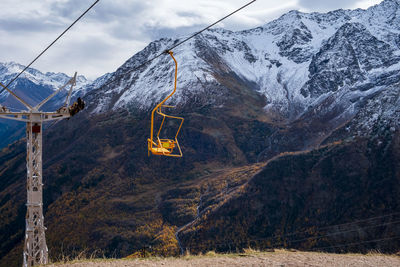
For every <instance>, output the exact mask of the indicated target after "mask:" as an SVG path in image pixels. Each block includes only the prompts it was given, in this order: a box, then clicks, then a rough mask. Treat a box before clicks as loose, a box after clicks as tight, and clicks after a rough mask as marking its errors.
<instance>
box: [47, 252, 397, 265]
mask: <svg viewBox="0 0 400 267" xmlns="http://www.w3.org/2000/svg"><path fill="white" fill-rule="evenodd" d="M47 266H51V267H64V266H72V267H88V266H93V267H94V266H96V267H117V266H118V267H131V266H148V267H153V266H168V267H181V266H193V267H194V266H210V267H211V266H212V267H214V266H217V267H218V266H274V267H275V266H279V267H289V266H290V267H291V266H324V267H325V266H335V267H336V266H373V267H375V266H385V267H386V266H396V267H399V266H400V257H399V256H387V255H382V254H369V255H360V254H327V253H315V252H288V251H277V252H267V253H263V252H259V253H256V252H255V253H247V254H234V255H223V254H222V255H219V254H213V255H205V256H186V257H182V258H152V259H131V260H93V261H80V262H79V261H78V262H71V263H65V264H50V265H47Z"/></svg>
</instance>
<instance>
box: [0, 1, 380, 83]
mask: <svg viewBox="0 0 400 267" xmlns="http://www.w3.org/2000/svg"><path fill="white" fill-rule="evenodd" d="M249 1H250V0H151V1H143V0H140V1H139V0H100V2H99V3H98V4H97V5H96V6H95V7H94V8H93V9H92V10H91V11H89V13H88V14H87V15H86V16H85V17H83V18H82V19H81V20H80V21H79V22H78V23H77V24H75V26H74V27H73V28H72V29H71V30H70V31H69V32H67V33H66V34H65V35H64V36H63V37H62V39H60V40H59V41H58V42H57V43H56V44H55V45H54V46H53V47H51V48H50V49H49V50H48V51H47V52H46V53H45V54H44V55H43V56H42V57H41V58H40V59H39V60H38V61H37V62H36V63H34V65H32V67H33V68H37V69H39V70H41V71H43V72H47V71H52V72H64V73H66V74H67V75H70V76H71V75H73V72H74V71H78V74H83V75H85V76H87V77H88V78H90V79H94V78H97V77H99V76H100V75H103V74H104V73H106V72H113V71H115V70H116V68H118V67H119V66H120V65H121V64H123V63H124V62H125V61H126V60H127V59H128V58H130V57H131V56H132V55H133V54H135V53H136V52H138V51H140V50H141V49H143V48H144V47H145V46H146V45H147V44H148V43H149V42H151V41H152V40H154V39H158V38H161V37H175V36H180V35H185V34H189V33H192V32H196V31H198V30H200V29H201V28H203V27H205V26H206V25H208V24H211V23H213V22H215V21H216V20H218V19H220V18H221V17H223V16H225V15H227V14H228V13H230V12H232V11H233V10H235V9H237V8H239V7H240V6H242V5H244V4H246V3H247V2H249ZM93 2H94V0H0V8H1V9H0V10H1V16H0V35H1V38H0V51H1V53H0V61H1V62H6V61H14V62H18V63H21V64H23V65H27V64H28V63H29V62H30V61H32V60H33V59H34V58H35V57H36V56H37V55H38V54H39V53H40V52H41V51H42V50H43V49H44V48H45V47H46V46H47V45H48V44H50V43H51V42H52V41H53V40H54V39H55V38H56V37H57V36H58V35H59V34H60V33H61V32H62V31H63V30H65V28H66V27H68V26H69V25H70V24H71V23H72V22H73V21H74V20H75V19H76V18H77V17H78V16H79V15H80V14H81V13H82V12H83V11H85V10H86V9H87V8H88V7H89V6H90V5H91V4H92V3H93ZM380 2H381V0H334V1H333V0H279V1H276V0H257V1H256V2H255V3H253V4H252V5H250V6H249V7H247V8H246V9H244V10H242V11H241V12H240V13H237V14H235V15H234V16H232V17H230V18H229V19H227V20H225V21H224V22H223V23H221V24H219V25H218V27H224V28H227V29H230V30H243V29H248V28H252V27H257V26H260V25H262V24H265V23H266V22H269V21H271V20H273V19H275V18H278V17H279V16H281V15H282V14H284V13H286V12H287V11H289V10H292V9H296V10H300V11H303V12H312V11H318V12H326V11H330V10H335V9H339V8H343V9H353V8H363V9H366V8H368V7H369V6H372V5H375V4H378V3H380Z"/></svg>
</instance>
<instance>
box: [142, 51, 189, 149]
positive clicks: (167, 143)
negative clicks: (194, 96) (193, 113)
mask: <svg viewBox="0 0 400 267" xmlns="http://www.w3.org/2000/svg"><path fill="white" fill-rule="evenodd" d="M166 52H167V53H168V54H169V55H170V56H171V57H172V59H173V60H174V61H175V82H174V91H173V92H172V93H171V94H169V95H168V96H167V97H166V98H165V99H164V100H163V101H161V102H160V103H159V104H158V105H157V106H156V107H155V108H154V109H153V111H152V112H151V129H150V138H149V139H147V148H148V154H149V156H150V152H151V153H152V154H153V155H161V156H168V157H182V150H181V147H180V146H179V142H178V139H177V138H178V134H179V131H180V130H181V127H182V124H183V120H184V119H183V118H181V117H176V116H171V115H167V114H165V113H164V112H163V111H162V108H163V107H164V108H173V106H168V105H164V103H165V101H167V100H168V99H169V98H170V97H171V96H172V95H173V94H175V92H176V80H177V76H178V63H177V62H176V59H175V58H174V56H173V52H172V51H166ZM155 113H157V114H158V115H160V116H161V117H162V121H161V124H160V128H159V129H158V131H157V135H156V136H154V115H155ZM166 118H169V119H174V120H180V121H181V122H180V124H179V128H178V130H177V132H176V134H175V138H174V139H165V138H162V139H161V138H160V133H161V130H162V128H163V126H164V122H165V119H166Z"/></svg>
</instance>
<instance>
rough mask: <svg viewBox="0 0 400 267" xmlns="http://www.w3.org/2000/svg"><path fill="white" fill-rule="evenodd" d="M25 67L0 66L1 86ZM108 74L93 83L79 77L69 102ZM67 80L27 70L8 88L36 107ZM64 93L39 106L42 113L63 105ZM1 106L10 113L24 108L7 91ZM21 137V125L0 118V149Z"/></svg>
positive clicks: (58, 75)
mask: <svg viewBox="0 0 400 267" xmlns="http://www.w3.org/2000/svg"><path fill="white" fill-rule="evenodd" d="M24 68H25V66H23V65H20V64H18V63H15V62H8V63H0V81H1V82H2V83H3V84H4V85H6V84H8V82H10V81H11V80H12V79H13V78H14V77H15V76H16V75H17V74H18V73H20V72H21V71H22V70H23V69H24ZM72 75H73V74H72ZM108 75H109V74H106V75H103V76H101V77H99V78H98V79H96V80H95V81H94V82H93V81H90V80H87V79H86V78H85V77H84V76H82V75H78V77H77V81H76V86H75V87H74V89H73V92H72V99H73V100H74V99H76V98H78V97H80V96H83V95H85V94H86V93H88V92H89V91H90V90H92V89H93V88H95V87H96V88H97V87H98V86H99V85H100V84H101V83H102V82H103V81H104V80H105V79H106V78H107V77H108ZM69 79H71V77H69V76H67V75H66V74H64V73H53V72H47V73H42V72H40V71H39V70H36V69H34V68H28V69H27V70H26V71H25V72H24V73H23V74H22V75H21V77H20V78H18V79H17V80H16V81H15V82H14V83H12V84H11V86H10V89H11V90H13V91H14V92H15V93H16V94H17V95H18V96H19V97H21V98H22V99H23V100H24V101H26V102H27V103H29V104H31V105H35V104H38V103H40V101H42V100H43V99H45V98H46V97H47V96H49V95H50V94H51V93H53V92H54V91H55V90H57V89H58V88H60V87H61V86H63V85H64V84H65V83H67V82H68V80H69ZM67 93H68V91H67V90H63V91H61V92H60V93H59V94H57V95H56V96H55V97H54V98H53V99H52V100H50V101H49V102H48V103H46V104H45V105H44V106H43V107H42V110H44V111H54V110H57V109H58V108H59V107H60V106H62V105H63V103H64V101H65V97H66V95H67ZM0 104H1V105H3V106H6V107H8V108H10V109H11V110H13V111H14V110H15V111H17V110H24V109H26V108H25V107H24V106H23V105H22V104H21V103H20V102H19V101H17V100H16V99H15V98H14V97H13V96H11V95H10V94H9V93H8V92H7V91H4V92H2V94H1V95H0ZM24 135H25V124H24V123H21V122H15V121H10V120H5V119H0V148H1V147H4V146H7V145H8V144H10V143H12V142H14V141H16V140H18V139H20V138H21V137H24Z"/></svg>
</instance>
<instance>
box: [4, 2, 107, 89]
mask: <svg viewBox="0 0 400 267" xmlns="http://www.w3.org/2000/svg"><path fill="white" fill-rule="evenodd" d="M99 1H100V0H96V2H94V3H93V4H92V5H91V6H90V7H89V8H88V9H86V11H85V12H83V13H82V15H80V16H79V17H78V18H77V19H76V20H75V21H74V22H73V23H72V24H71V25H69V27H68V28H67V29H65V30H64V31H63V32H62V33H61V34H60V35H59V36H58V37H57V38H56V39H55V40H54V41H53V42H52V43H51V44H50V45H48V46H47V47H46V49H44V50H43V51H42V52H41V53H40V54H39V55H38V56H37V57H36V58H35V59H34V60H32V62H31V63H29V64H28V65H27V66H26V67H25V68H24V69H23V70H22V71H21V72H20V73H18V74H17V75H16V76H15V77H14V78H13V79H12V80H11V81H10V82H9V83H8V84H7V85H6V86H5V87H3V89H2V90H1V91H0V94H1V93H2V92H3V91H4V90H6V89H8V90H7V91H9V92H10V91H11V90H10V89H9V86H10V85H11V84H12V83H13V82H14V81H15V80H16V79H18V77H19V76H20V75H21V74H22V73H23V72H25V71H26V70H27V69H28V68H29V67H30V66H31V65H32V64H33V63H34V62H35V61H36V60H37V59H38V58H39V57H41V56H42V55H43V54H44V53H45V52H46V51H47V50H48V49H49V48H50V47H51V46H52V45H53V44H54V43H55V42H57V41H58V39H60V38H61V36H63V35H64V34H65V33H66V32H67V31H68V30H69V29H71V28H72V26H74V24H75V23H77V22H78V21H79V20H80V19H81V18H82V17H83V16H84V15H86V13H88V12H89V10H90V9H92V8H93V7H94V6H95V5H96V4H97V3H98V2H99Z"/></svg>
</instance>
